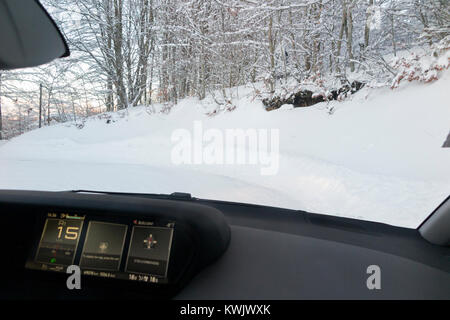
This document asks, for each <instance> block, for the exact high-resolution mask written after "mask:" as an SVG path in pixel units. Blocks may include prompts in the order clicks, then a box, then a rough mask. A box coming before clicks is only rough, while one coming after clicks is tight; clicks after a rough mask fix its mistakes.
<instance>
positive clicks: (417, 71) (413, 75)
mask: <svg viewBox="0 0 450 320" xmlns="http://www.w3.org/2000/svg"><path fill="white" fill-rule="evenodd" d="M449 65H450V36H449V37H447V38H445V39H443V40H442V41H441V42H439V43H438V44H437V45H435V46H433V47H432V48H431V50H430V51H428V52H426V53H425V54H420V55H419V54H417V53H414V54H411V55H410V56H408V57H406V58H399V59H395V60H394V62H393V68H394V69H395V70H397V75H396V76H395V77H394V79H393V80H392V84H391V88H392V89H394V88H397V87H398V86H399V85H400V82H401V81H402V80H408V81H410V82H411V81H420V82H426V83H427V82H432V81H435V80H437V79H438V78H439V74H440V72H441V71H442V70H444V69H448V67H449Z"/></svg>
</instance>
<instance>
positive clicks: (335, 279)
mask: <svg viewBox="0 0 450 320" xmlns="http://www.w3.org/2000/svg"><path fill="white" fill-rule="evenodd" d="M114 197H116V196H114V195H103V194H95V195H79V194H74V193H70V192H65V193H62V192H61V193H31V196H30V194H29V193H27V192H19V193H16V192H13V193H11V192H10V193H9V194H7V193H6V192H4V191H0V212H1V214H2V216H8V217H9V218H8V219H9V220H8V219H7V220H8V221H14V219H15V218H16V216H15V214H14V212H13V211H11V210H10V211H8V213H6V212H5V210H4V209H5V208H7V207H8V208H17V206H18V205H19V203H21V204H20V205H19V206H20V208H22V209H23V208H24V204H23V203H24V202H25V203H26V202H28V205H25V207H27V208H29V207H30V206H31V207H33V206H35V205H36V202H39V203H40V205H44V203H45V205H46V206H49V205H51V206H52V207H58V206H59V207H68V206H76V207H84V208H85V209H86V208H87V207H89V208H91V209H92V208H95V207H96V206H98V205H99V204H101V203H103V205H105V203H106V202H109V203H110V205H106V207H102V208H99V209H102V210H104V211H105V210H106V211H108V212H122V211H124V212H127V210H130V209H132V210H131V211H133V210H134V209H136V210H142V211H147V212H156V211H158V209H156V208H159V209H161V208H162V207H164V203H165V202H167V201H169V202H175V203H176V207H177V209H176V210H177V211H178V213H177V216H178V218H179V219H183V212H185V211H189V210H190V209H192V208H194V207H195V206H197V205H198V206H201V207H208V208H210V209H212V210H213V212H216V213H217V212H221V213H222V214H223V217H224V220H225V221H226V223H227V225H229V226H230V228H229V230H230V238H229V246H228V249H226V250H222V251H223V252H224V253H223V252H221V253H220V254H216V256H215V259H210V261H208V262H207V263H204V264H203V266H205V268H203V267H202V268H201V270H200V269H199V270H198V272H195V273H193V274H192V277H188V278H187V280H186V282H185V283H183V285H182V286H180V287H179V288H178V289H177V290H176V291H173V292H172V293H173V294H176V295H175V296H174V298H175V299H450V248H449V247H441V246H436V245H433V244H430V243H428V242H427V241H426V240H424V239H423V238H422V237H421V236H420V234H419V232H418V231H417V230H413V229H406V228H399V227H393V226H389V225H385V224H380V223H373V222H366V221H361V220H354V219H347V218H339V217H334V216H327V215H319V214H313V213H308V212H303V211H294V210H285V209H279V208H271V207H264V206H256V205H246V204H235V203H227V202H220V201H208V200H199V199H193V198H183V197H181V198H180V199H176V200H175V199H173V200H169V199H170V197H168V198H167V199H165V200H155V199H146V198H149V197H151V196H146V195H127V196H124V195H122V196H120V197H118V199H120V201H123V203H124V204H123V205H120V206H115V205H113V204H112V203H113V202H114V201H113V202H111V199H113V198H114ZM21 199H22V200H21ZM105 200H108V201H106V202H105ZM6 203H7V205H6ZM153 206H154V207H153ZM8 210H9V209H8ZM194 211H195V210H194ZM201 218H202V217H201V216H199V215H197V216H196V219H201ZM219 220H220V219H219ZM200 223H202V222H200ZM2 225H3V226H5V220H4V221H3V222H2ZM209 227H212V228H213V229H214V228H217V226H213V225H209ZM219 238H220V237H219ZM219 238H216V239H219ZM213 239H214V238H211V239H210V240H213ZM4 241H5V240H4ZM4 241H2V242H1V245H2V246H5V242H4ZM11 242H12V243H15V250H10V254H11V255H12V256H14V255H15V257H13V258H10V259H9V260H8V261H9V262H8V263H6V260H5V257H3V259H4V261H3V263H2V269H3V270H2V274H1V276H2V278H4V279H3V280H5V278H7V275H6V274H7V273H6V272H7V271H8V270H10V269H11V268H15V269H14V270H16V271H17V270H23V264H21V263H20V261H21V259H23V255H24V252H25V249H26V248H25V247H24V246H26V244H25V243H24V242H21V241H20V237H17V238H16V239H13V241H11V239H9V244H11ZM208 242H209V243H211V242H216V241H208ZM198 245H203V246H204V245H207V244H200V242H198ZM227 245H228V243H227ZM21 246H22V247H21ZM4 252H5V251H4ZM222 253H223V255H221V254H222ZM14 263H16V264H14ZM5 265H6V266H7V268H6V267H5ZM372 265H376V266H379V268H380V270H381V289H379V290H377V289H375V290H369V289H368V287H367V279H368V277H369V276H370V274H368V273H367V268H368V267H369V266H372ZM17 274H20V272H19V273H17ZM6 280H7V281H6V287H3V288H2V291H1V293H0V294H1V296H2V297H13V295H12V293H14V295H15V297H16V298H17V297H19V298H20V297H27V298H36V297H38V298H42V297H50V298H52V297H53V298H54V295H55V294H56V293H57V296H58V298H75V299H77V298H108V297H109V298H135V297H138V298H161V297H163V296H159V295H158V294H159V291H158V290H156V291H155V290H135V288H134V287H126V286H122V284H121V283H116V284H108V285H105V286H103V284H102V285H98V284H97V283H94V284H93V285H92V286H88V285H86V286H85V287H84V288H83V289H82V290H79V291H80V292H70V291H69V290H67V289H66V288H65V287H64V286H63V285H61V283H59V282H58V283H57V284H55V285H53V286H50V287H49V286H48V284H49V283H48V280H47V279H39V281H36V282H34V283H33V286H31V285H30V284H29V283H28V282H26V281H18V280H14V279H12V278H11V277H10V278H9V280H8V279H6ZM2 283H3V284H2V286H4V284H5V281H2ZM18 284H20V285H19V286H18ZM75 291H76V290H75ZM173 294H171V295H170V296H173ZM165 297H167V295H166V296H165Z"/></svg>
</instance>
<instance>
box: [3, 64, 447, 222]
mask: <svg viewBox="0 0 450 320" xmlns="http://www.w3.org/2000/svg"><path fill="white" fill-rule="evenodd" d="M449 88H450V70H447V71H445V72H444V74H443V75H442V78H441V79H440V80H439V81H436V82H434V83H430V84H421V83H408V84H402V85H401V86H400V88H398V89H395V90H391V89H388V88H378V89H370V88H364V89H362V90H361V91H360V92H358V93H357V94H355V95H354V96H352V97H351V98H350V99H349V100H347V101H345V102H337V101H333V102H330V103H329V104H327V103H321V104H317V105H315V106H312V107H309V108H297V109H293V110H290V108H281V109H279V110H275V111H271V112H266V111H264V110H263V107H262V104H261V102H259V101H257V100H256V99H254V96H253V90H252V89H251V88H244V87H241V88H239V91H235V94H236V93H237V92H238V93H239V97H238V98H237V97H236V98H235V99H234V103H235V105H236V107H237V108H236V110H234V111H233V112H224V113H220V114H219V115H216V116H213V117H211V116H207V115H206V113H207V112H209V111H211V108H213V106H214V104H213V103H212V101H211V100H204V101H201V102H200V101H198V100H197V99H194V98H189V99H185V100H182V101H181V102H180V103H179V104H178V105H177V106H175V107H174V108H173V110H172V112H171V113H170V114H169V115H164V114H159V113H156V114H149V113H148V110H149V108H146V107H136V108H132V109H130V110H129V111H128V112H121V113H116V114H111V115H109V116H111V119H112V120H114V121H113V122H111V123H110V124H107V123H106V120H105V119H104V118H99V117H94V118H90V119H88V120H87V121H86V123H85V126H84V128H83V129H78V128H76V127H75V126H74V124H73V123H71V124H67V123H66V124H59V125H55V126H51V127H45V128H42V129H39V130H35V131H32V132H29V133H27V134H24V135H22V136H19V137H17V138H15V139H12V140H11V141H9V142H8V143H6V144H3V145H1V146H0V188H2V189H35V190H55V191H56V190H58V191H59V190H69V189H91V190H102V191H126V192H149V193H171V192H175V191H179V192H189V193H191V194H192V195H194V196H196V197H200V198H209V199H220V200H228V201H238V202H247V203H257V204H265V205H272V206H279V207H285V208H292V209H301V210H307V211H311V212H316V213H324V214H333V215H340V216H346V217H355V218H360V219H366V220H372V221H378V222H384V223H389V224H393V225H398V226H404V227H412V228H415V227H417V226H418V225H419V224H420V223H421V222H422V221H423V219H425V218H426V217H427V216H428V214H429V213H430V212H431V211H432V210H433V209H434V208H435V207H436V206H437V205H439V203H440V202H441V201H443V200H444V198H445V197H446V196H447V195H448V194H449V193H450V165H449V164H450V149H443V148H441V146H442V144H443V142H444V140H445V138H446V136H447V134H448V131H449V129H450V121H449V120H450V105H449V101H450V91H449ZM330 106H333V107H334V109H335V112H334V113H333V114H332V115H330V114H329V113H328V112H327V110H328V109H329V108H330ZM195 120H201V121H202V125H203V127H204V129H205V130H206V129H208V128H217V129H221V130H225V129H233V128H242V129H247V128H263V129H271V128H273V129H279V130H280V131H279V133H280V164H279V171H278V173H277V174H276V175H273V176H262V175H260V167H258V166H250V165H222V166H219V165H179V166H176V165H174V164H172V162H171V150H172V147H173V146H174V144H173V142H172V141H171V135H172V133H173V131H174V130H176V129H179V128H185V129H188V130H192V128H193V123H194V121H195Z"/></svg>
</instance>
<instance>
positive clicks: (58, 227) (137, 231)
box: [26, 213, 175, 283]
mask: <svg viewBox="0 0 450 320" xmlns="http://www.w3.org/2000/svg"><path fill="white" fill-rule="evenodd" d="M174 227H175V224H174V223H173V222H164V223H163V222H161V221H159V222H155V221H148V220H138V219H129V218H120V219H118V220H114V221H107V219H106V220H105V219H101V218H99V217H90V216H86V215H75V214H64V213H50V214H47V216H46V217H45V222H44V225H43V228H42V232H41V233H40V235H39V237H40V238H39V242H38V244H37V246H36V249H35V251H34V254H33V255H32V256H31V257H30V258H29V259H28V261H27V263H26V268H28V269H34V270H46V271H56V272H65V271H66V269H67V267H68V266H70V265H78V266H79V267H80V269H81V272H82V275H88V276H96V277H103V278H113V279H123V280H131V281H140V282H149V283H167V282H168V279H167V272H168V266H169V259H170V250H171V247H172V238H173V232H174Z"/></svg>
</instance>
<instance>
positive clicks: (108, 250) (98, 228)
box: [80, 221, 128, 271]
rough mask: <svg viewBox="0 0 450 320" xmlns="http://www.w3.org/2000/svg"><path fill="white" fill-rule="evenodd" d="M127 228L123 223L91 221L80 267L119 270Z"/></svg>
mask: <svg viewBox="0 0 450 320" xmlns="http://www.w3.org/2000/svg"><path fill="white" fill-rule="evenodd" d="M127 229H128V226H126V225H122V224H115V223H106V222H99V221H91V222H89V227H88V230H87V235H86V240H85V242H84V246H83V252H82V254H81V261H80V267H81V268H85V269H89V268H93V269H99V270H112V271H115V270H119V267H120V260H121V257H122V253H123V246H124V244H125V236H126V234H127Z"/></svg>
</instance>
